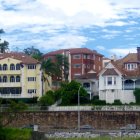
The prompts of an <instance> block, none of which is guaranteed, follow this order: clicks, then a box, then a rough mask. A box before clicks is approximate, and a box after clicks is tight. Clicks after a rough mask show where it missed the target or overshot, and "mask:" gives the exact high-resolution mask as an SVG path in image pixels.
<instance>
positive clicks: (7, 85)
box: [0, 82, 21, 87]
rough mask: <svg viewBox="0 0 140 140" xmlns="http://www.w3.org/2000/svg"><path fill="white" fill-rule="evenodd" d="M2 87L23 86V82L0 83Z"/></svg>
mask: <svg viewBox="0 0 140 140" xmlns="http://www.w3.org/2000/svg"><path fill="white" fill-rule="evenodd" d="M0 87H21V82H6V83H3V82H2V83H0Z"/></svg>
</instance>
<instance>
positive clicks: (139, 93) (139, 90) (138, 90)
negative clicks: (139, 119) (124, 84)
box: [134, 88, 140, 105]
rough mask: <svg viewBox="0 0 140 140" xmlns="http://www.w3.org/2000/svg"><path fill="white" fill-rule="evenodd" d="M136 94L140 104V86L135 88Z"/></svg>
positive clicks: (137, 101)
mask: <svg viewBox="0 0 140 140" xmlns="http://www.w3.org/2000/svg"><path fill="white" fill-rule="evenodd" d="M134 96H135V99H136V104H138V105H140V88H137V89H135V91H134Z"/></svg>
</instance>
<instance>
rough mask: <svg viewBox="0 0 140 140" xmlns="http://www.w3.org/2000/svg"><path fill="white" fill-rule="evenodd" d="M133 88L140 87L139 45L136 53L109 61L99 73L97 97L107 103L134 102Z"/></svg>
mask: <svg viewBox="0 0 140 140" xmlns="http://www.w3.org/2000/svg"><path fill="white" fill-rule="evenodd" d="M135 88H140V47H137V53H129V54H128V55H126V56H125V57H124V58H122V59H119V60H116V61H110V62H109V63H108V64H107V66H105V67H104V68H103V69H102V71H101V72H100V73H99V98H100V100H106V102H107V103H113V102H114V100H120V101H121V102H122V103H130V102H135V96H134V95H133V91H134V90H135Z"/></svg>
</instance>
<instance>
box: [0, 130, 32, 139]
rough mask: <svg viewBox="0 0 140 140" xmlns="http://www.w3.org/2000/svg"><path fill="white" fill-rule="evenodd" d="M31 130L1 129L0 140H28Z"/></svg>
mask: <svg viewBox="0 0 140 140" xmlns="http://www.w3.org/2000/svg"><path fill="white" fill-rule="evenodd" d="M30 138H31V130H29V129H24V130H23V129H22V130H21V129H17V128H1V129H0V140H30Z"/></svg>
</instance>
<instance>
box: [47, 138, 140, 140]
mask: <svg viewBox="0 0 140 140" xmlns="http://www.w3.org/2000/svg"><path fill="white" fill-rule="evenodd" d="M48 140H140V137H139V138H134V137H131V138H130V137H122V138H121V137H117V138H114V137H96V138H49V139H48Z"/></svg>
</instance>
